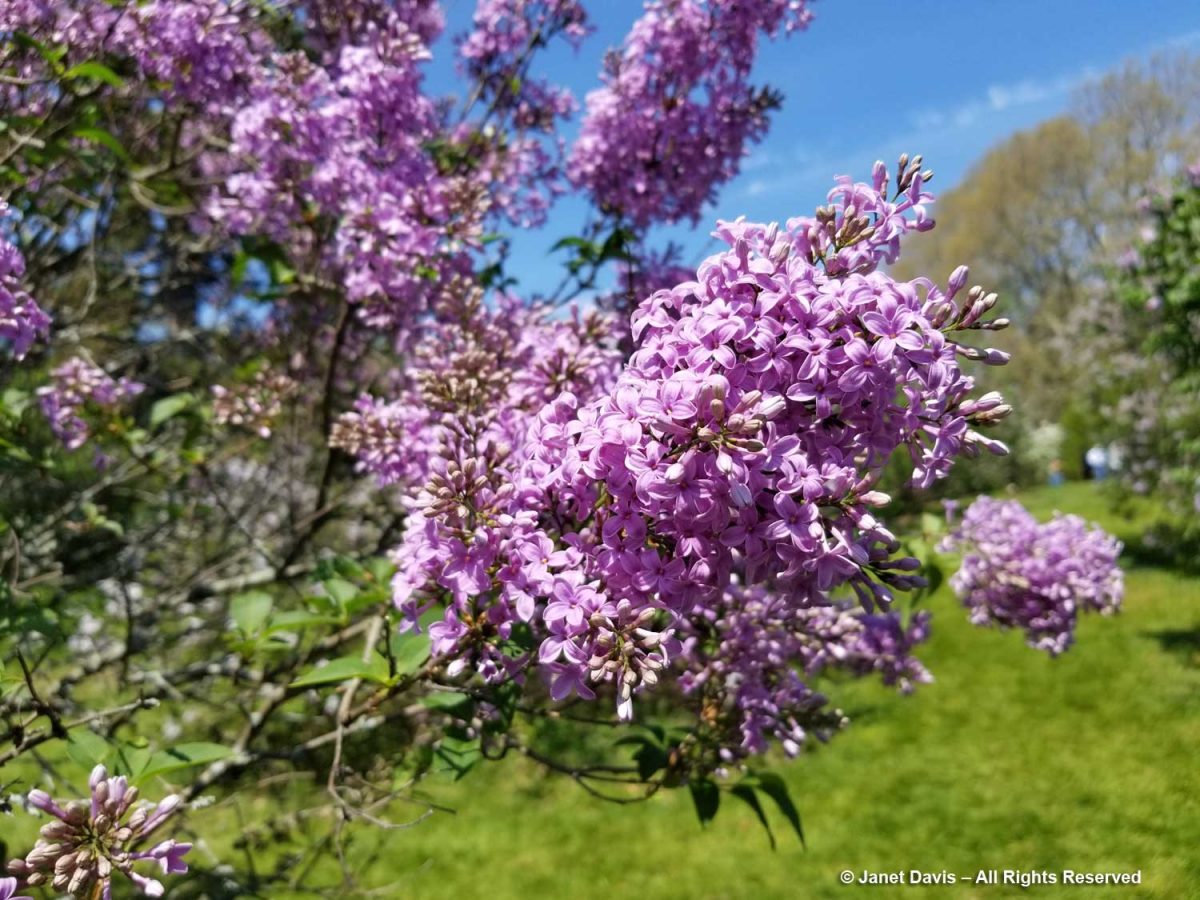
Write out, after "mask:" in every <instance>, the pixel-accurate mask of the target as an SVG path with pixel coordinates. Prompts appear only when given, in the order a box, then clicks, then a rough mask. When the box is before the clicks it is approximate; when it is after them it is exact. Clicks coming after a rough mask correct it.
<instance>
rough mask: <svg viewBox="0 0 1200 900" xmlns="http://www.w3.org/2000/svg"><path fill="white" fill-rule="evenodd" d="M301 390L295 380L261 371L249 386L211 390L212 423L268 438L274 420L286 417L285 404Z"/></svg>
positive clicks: (279, 374)
mask: <svg viewBox="0 0 1200 900" xmlns="http://www.w3.org/2000/svg"><path fill="white" fill-rule="evenodd" d="M298 389H299V385H298V384H297V382H296V380H295V379H294V378H292V377H291V376H290V375H285V374H284V373H282V372H273V371H271V370H269V369H262V370H259V371H258V372H256V373H255V375H254V378H253V379H252V380H251V381H250V382H249V383H248V384H242V385H238V386H236V387H233V388H227V387H225V386H224V385H220V384H215V385H213V387H212V395H213V421H214V422H216V424H218V425H236V426H238V427H240V428H248V429H250V430H251V431H254V432H256V433H257V434H258V436H259V437H261V438H264V439H265V438H269V437H270V436H271V429H272V427H273V426H274V423H275V420H276V419H277V418H279V416H280V415H281V414H282V413H283V403H284V401H285V400H287V399H288V398H290V397H292V396H294V395H295V393H296V391H297V390H298Z"/></svg>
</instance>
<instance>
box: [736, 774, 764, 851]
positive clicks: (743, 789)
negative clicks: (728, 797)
mask: <svg viewBox="0 0 1200 900" xmlns="http://www.w3.org/2000/svg"><path fill="white" fill-rule="evenodd" d="M729 793H731V794H733V796H735V797H737V798H738V799H739V800H741V801H742V802H743V803H745V804H746V805H747V806H749V807H750V808H751V809H752V810H754V815H756V816H757V817H758V821H759V822H760V823H761V824H762V827H763V829H764V830H765V831H766V832H767V840H769V841H770V842H771V849H772V850H774V849H775V832H773V831H771V823H770V822H768V821H767V813H766V811H765V810H764V809H763V808H762V804H761V803H759V802H758V794H756V793H754V788H753V787H751V786H750V785H749V784H746V783H742V784H735V785H734V786H733V787H731V788H730V789H729Z"/></svg>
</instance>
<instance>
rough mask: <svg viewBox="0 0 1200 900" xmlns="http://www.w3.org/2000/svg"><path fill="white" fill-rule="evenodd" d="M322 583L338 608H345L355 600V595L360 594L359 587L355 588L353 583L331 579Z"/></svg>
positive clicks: (340, 579)
mask: <svg viewBox="0 0 1200 900" xmlns="http://www.w3.org/2000/svg"><path fill="white" fill-rule="evenodd" d="M321 583H322V585H324V587H325V593H327V594H328V595H329V596H330V598H331V599H332V600H333V602H334V603H336V604H337V605H338V606H342V607H344V606H345V605H346V604H347V603H348V602H350V600H352V599H353V598H354V595H355V594H357V593H358V588H357V587H355V586H354V585H353V584H352V583H351V582H349V581H346V580H345V579H342V578H329V579H326V580H325V581H323V582H321Z"/></svg>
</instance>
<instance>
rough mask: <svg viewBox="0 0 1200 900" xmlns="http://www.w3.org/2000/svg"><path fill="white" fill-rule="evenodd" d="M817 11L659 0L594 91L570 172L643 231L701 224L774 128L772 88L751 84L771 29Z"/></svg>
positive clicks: (798, 4)
mask: <svg viewBox="0 0 1200 900" xmlns="http://www.w3.org/2000/svg"><path fill="white" fill-rule="evenodd" d="M810 18H811V13H810V12H809V11H808V8H807V3H806V2H803V0H671V2H667V0H648V2H647V3H646V4H645V11H644V13H643V14H642V16H641V18H640V19H638V20H637V22H636V23H635V24H634V26H633V28H632V30H631V31H630V32H629V35H628V36H627V37H626V39H625V43H624V45H623V46H622V47H621V48H620V49H619V50H616V51H613V52H611V53H610V54H609V56H608V58H607V60H606V62H605V66H604V72H603V74H602V76H601V78H602V81H603V86H602V87H600V88H598V89H596V90H594V91H592V92H591V93H589V94H588V96H587V99H586V115H585V117H584V120H583V125H582V128H581V131H580V134H579V137H578V139H577V140H576V142H575V145H574V146H573V148H572V149H571V155H570V159H569V162H568V171H569V174H570V176H571V179H572V180H573V181H574V182H575V184H576V185H577V186H579V187H582V188H584V189H586V190H587V191H589V192H590V193H591V195H592V198H593V200H594V201H595V203H596V205H597V206H598V207H600V209H601V210H603V211H605V212H610V213H614V214H616V215H619V216H621V217H623V218H625V219H626V220H627V221H629V222H630V223H632V224H633V225H635V226H636V227H638V228H639V229H644V228H645V227H647V226H648V225H650V224H651V223H653V222H675V221H678V220H680V219H691V220H693V221H697V220H698V219H699V217H700V213H701V210H702V209H703V207H704V205H705V204H706V203H708V202H709V201H711V200H713V199H714V197H715V195H716V188H717V187H718V186H719V185H721V184H723V183H725V182H726V181H728V180H729V179H730V178H732V177H733V176H734V175H736V174H737V171H738V165H739V163H740V161H741V158H742V156H743V155H744V154H745V152H746V145H747V144H748V143H749V142H752V141H757V140H759V139H760V138H761V137H762V136H763V134H764V132H765V130H766V115H767V111H768V109H769V108H770V107H771V105H772V97H771V95H770V94H769V92H767V91H764V90H761V89H756V88H755V87H754V86H753V85H751V84H750V81H749V77H750V69H751V65H752V64H753V62H754V57H755V53H756V50H757V45H758V40H759V37H760V35H767V36H774V35H775V34H777V33H778V32H779V31H781V30H783V31H787V32H791V31H795V30H797V29H801V28H804V27H806V26H807V25H808V22H809V20H810Z"/></svg>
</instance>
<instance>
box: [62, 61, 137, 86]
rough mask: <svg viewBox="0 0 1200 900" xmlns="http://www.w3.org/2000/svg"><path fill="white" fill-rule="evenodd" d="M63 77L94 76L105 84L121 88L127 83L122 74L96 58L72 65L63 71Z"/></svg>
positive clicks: (67, 79) (70, 78)
mask: <svg viewBox="0 0 1200 900" xmlns="http://www.w3.org/2000/svg"><path fill="white" fill-rule="evenodd" d="M62 77H63V79H64V80H66V81H70V80H72V79H75V78H92V79H95V80H96V81H103V82H104V83H105V84H110V85H112V86H113V87H115V88H119V87H121V86H122V85H124V84H125V82H124V80H123V79H122V78H121V76H120V75H118V74H117V73H116V72H114V71H113V70H112V69H110V68H109V67H108V66H106V65H104V63H100V62H96V61H95V60H94V59H91V60H88V61H87V62H81V63H80V64H79V65H77V66H72V67H71V68H69V69H67V71H65V72H63V76H62Z"/></svg>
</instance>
